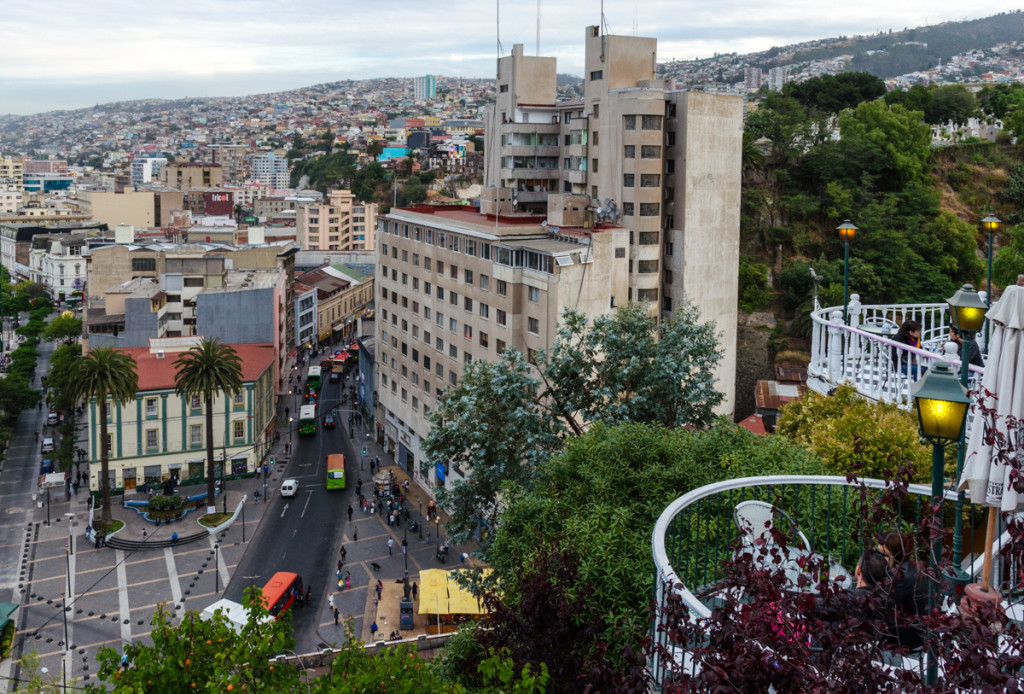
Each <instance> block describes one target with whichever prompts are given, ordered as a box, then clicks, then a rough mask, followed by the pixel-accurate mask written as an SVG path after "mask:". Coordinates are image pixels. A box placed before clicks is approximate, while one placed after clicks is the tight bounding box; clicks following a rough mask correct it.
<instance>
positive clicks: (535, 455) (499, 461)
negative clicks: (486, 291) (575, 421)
mask: <svg viewBox="0 0 1024 694" xmlns="http://www.w3.org/2000/svg"><path fill="white" fill-rule="evenodd" d="M538 386H539V384H538V383H537V380H536V379H535V378H534V376H533V374H532V373H531V371H530V366H529V364H527V363H526V360H525V359H524V358H523V355H522V353H520V352H519V351H517V350H508V351H506V352H505V353H504V354H502V356H501V359H500V360H498V361H497V362H486V361H474V362H472V363H470V364H469V365H467V366H466V368H465V370H464V371H463V374H462V379H461V380H460V381H459V383H458V384H457V385H455V386H452V387H449V388H447V389H446V390H445V391H444V393H442V395H441V397H440V398H439V399H438V402H437V407H435V408H434V409H433V410H431V412H430V414H429V416H428V417H429V419H430V424H431V426H430V433H429V434H428V436H427V438H426V439H425V440H424V442H423V451H424V453H425V454H426V460H425V462H424V466H425V467H428V466H429V467H433V466H434V465H436V464H438V463H440V464H442V465H445V466H446V469H448V470H462V471H463V474H464V475H465V479H458V477H452V478H450V479H449V485H448V486H446V487H445V488H443V489H441V490H439V492H440V494H439V500H440V501H441V503H442V504H443V505H444V506H445V507H446V508H447V509H448V511H449V513H450V514H451V519H452V520H451V523H450V524H449V526H448V530H449V533H450V534H451V535H452V536H453V537H455V538H465V537H468V536H469V535H470V534H471V533H473V531H474V530H476V528H477V526H478V524H479V522H480V521H481V520H483V521H485V522H487V523H488V524H489V525H490V526H491V527H494V525H495V524H496V522H497V516H498V512H499V506H498V497H499V494H500V495H501V497H502V499H503V501H504V502H505V503H508V501H509V500H511V499H512V498H515V496H516V495H517V494H519V493H520V492H521V491H522V490H525V489H529V488H530V486H531V485H532V482H533V478H534V475H535V472H536V470H537V468H538V467H539V465H540V464H541V463H542V462H543V461H544V460H545V459H546V458H547V457H548V456H549V455H550V454H551V453H552V452H553V451H555V450H557V449H558V447H559V445H560V444H559V439H558V430H557V429H556V428H555V422H554V421H552V420H551V419H550V418H549V417H547V416H546V414H545V412H544V408H543V407H542V406H541V404H540V403H539V402H538V400H537V398H536V397H535V395H534V394H535V393H536V392H537V389H538ZM449 466H450V467H449ZM449 474H451V473H450V472H449Z"/></svg>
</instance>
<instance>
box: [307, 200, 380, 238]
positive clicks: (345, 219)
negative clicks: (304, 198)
mask: <svg viewBox="0 0 1024 694" xmlns="http://www.w3.org/2000/svg"><path fill="white" fill-rule="evenodd" d="M376 228H377V205H376V203H372V202H371V203H362V202H358V201H357V200H356V197H355V195H353V194H352V192H351V191H348V190H332V191H331V192H330V194H329V196H328V200H327V202H326V203H304V204H299V205H298V207H297V208H296V215H295V236H296V239H297V242H298V244H299V246H301V247H302V248H303V250H308V251H365V250H370V249H372V248H373V247H374V234H375V233H376Z"/></svg>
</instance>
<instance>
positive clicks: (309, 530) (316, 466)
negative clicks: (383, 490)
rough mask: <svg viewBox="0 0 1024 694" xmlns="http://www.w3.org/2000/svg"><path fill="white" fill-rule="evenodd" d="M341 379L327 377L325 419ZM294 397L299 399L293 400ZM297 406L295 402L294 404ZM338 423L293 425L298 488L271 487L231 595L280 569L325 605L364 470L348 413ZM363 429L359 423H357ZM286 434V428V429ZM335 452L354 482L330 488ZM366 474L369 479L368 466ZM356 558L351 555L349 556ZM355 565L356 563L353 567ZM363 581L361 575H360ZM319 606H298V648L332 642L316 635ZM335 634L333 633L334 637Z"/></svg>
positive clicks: (290, 474)
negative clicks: (286, 492) (287, 494)
mask: <svg viewBox="0 0 1024 694" xmlns="http://www.w3.org/2000/svg"><path fill="white" fill-rule="evenodd" d="M341 387H342V384H340V383H338V384H335V383H326V384H325V385H324V386H323V388H322V392H321V396H320V403H319V407H318V412H317V415H318V417H319V418H320V421H321V424H322V421H323V417H324V415H325V414H327V413H328V412H330V411H331V410H332V409H334V408H335V407H342V406H341V405H339V400H340V393H341ZM293 402H294V401H293ZM289 409H290V410H294V409H295V408H294V407H293V406H289ZM337 419H338V420H339V421H338V425H337V426H336V427H335V428H334V429H324V428H323V427H322V426H318V428H317V433H316V434H315V435H313V436H298V435H297V433H296V432H294V431H293V438H292V446H293V448H292V450H293V452H292V455H291V457H290V460H288V462H287V463H286V464H284V465H282V464H280V463H279V464H278V465H277V467H278V469H279V470H280V469H281V468H284V471H283V473H281V474H279V475H278V477H279V478H280V479H285V478H295V479H297V480H298V481H299V492H298V494H297V495H296V496H295V497H292V498H288V499H286V498H282V497H281V496H280V494H279V493H278V490H277V489H276V488H275V489H272V490H271V491H272V494H271V498H270V502H269V506H270V507H269V508H268V509H267V511H266V512H265V513H264V517H263V521H262V523H261V527H260V532H259V533H258V534H257V536H256V537H255V538H254V539H253V540H252V541H251V542H250V544H249V549H248V551H247V552H246V553H245V556H244V557H243V558H242V561H241V562H240V563H239V565H238V567H237V568H236V569H235V572H234V576H233V577H232V579H231V583H230V585H229V586H228V589H227V591H226V593H225V597H226V598H228V599H230V600H235V601H238V602H241V600H242V593H243V591H244V590H245V589H246V588H248V587H249V586H250V585H257V586H262V585H263V584H264V583H266V581H267V580H268V579H269V578H270V577H271V576H272V575H273V574H274V573H275V572H277V571H290V572H294V573H297V574H299V575H300V576H301V577H302V580H303V582H304V583H305V584H306V585H307V586H309V587H310V588H311V589H312V591H313V596H314V598H313V603H314V605H313V607H319V605H320V604H324V605H326V599H327V598H326V595H327V591H328V589H330V588H332V587H333V586H334V585H335V581H336V578H335V574H336V571H337V560H338V549H339V547H340V545H341V533H342V532H343V531H344V529H345V525H346V523H347V521H348V516H347V512H348V505H349V503H350V502H351V501H352V499H353V498H354V494H355V491H354V486H355V482H356V480H357V479H358V478H359V476H360V474H361V473H360V471H359V464H360V458H361V453H362V448H361V447H360V449H359V450H355V449H354V448H353V445H352V442H351V441H350V440H349V437H348V436H347V434H346V432H345V431H343V429H344V428H345V427H346V426H347V422H348V418H347V417H342V416H339V417H338V418H337ZM357 435H358V428H357ZM282 436H284V434H282ZM331 453H343V454H344V455H345V460H346V471H347V472H348V474H349V476H350V480H351V483H350V484H349V485H348V486H347V487H346V489H345V490H344V491H341V490H332V491H330V492H328V491H327V489H326V486H325V475H326V470H325V461H326V457H327V455H329V454H331ZM365 479H369V471H367V472H366V477H365ZM352 559H353V557H352V556H349V561H350V562H351V561H352ZM348 570H350V571H351V570H352V567H348ZM361 583H362V581H361ZM319 614H321V611H320V610H319V609H296V610H295V611H294V616H293V622H292V623H293V626H294V630H295V637H296V641H297V644H296V649H297V650H298V651H299V652H303V651H306V650H312V649H315V648H317V647H318V645H319V644H320V643H327V642H329V641H324V639H323V638H321V637H320V636H318V635H317V633H316V630H317V624H318V622H319V620H318V619H317V616H318V615H319ZM332 640H333V639H332Z"/></svg>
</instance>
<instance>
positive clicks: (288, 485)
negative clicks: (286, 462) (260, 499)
mask: <svg viewBox="0 0 1024 694" xmlns="http://www.w3.org/2000/svg"><path fill="white" fill-rule="evenodd" d="M298 491H299V481H298V480H296V479H286V480H285V481H284V482H282V483H281V496H295V494H296V493H298Z"/></svg>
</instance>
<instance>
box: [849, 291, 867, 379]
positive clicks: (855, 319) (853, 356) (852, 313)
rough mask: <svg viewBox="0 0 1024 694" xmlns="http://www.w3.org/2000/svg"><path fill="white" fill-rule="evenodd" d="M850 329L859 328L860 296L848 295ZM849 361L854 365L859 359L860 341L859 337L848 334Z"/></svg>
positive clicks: (861, 308) (861, 311) (861, 309)
mask: <svg viewBox="0 0 1024 694" xmlns="http://www.w3.org/2000/svg"><path fill="white" fill-rule="evenodd" d="M847 313H848V316H847V318H848V319H849V322H850V327H851V328H860V324H861V313H863V307H862V305H861V303H860V294H850V305H849V309H848V311H847ZM849 338H850V350H849V354H850V361H851V362H852V363H856V362H857V359H859V358H860V348H861V340H860V336H858V335H854V334H853V333H850V336H849Z"/></svg>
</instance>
